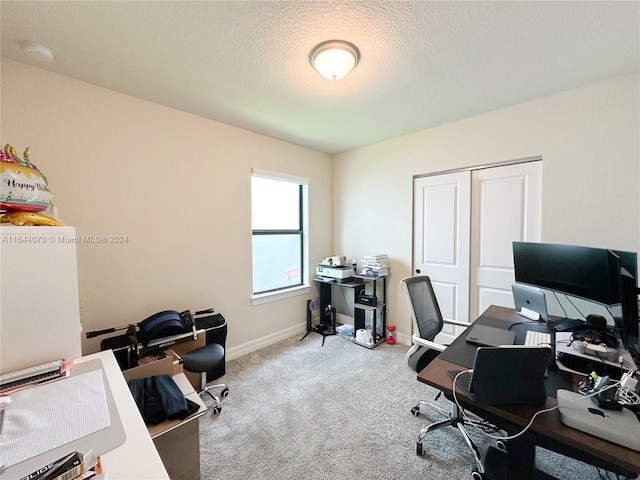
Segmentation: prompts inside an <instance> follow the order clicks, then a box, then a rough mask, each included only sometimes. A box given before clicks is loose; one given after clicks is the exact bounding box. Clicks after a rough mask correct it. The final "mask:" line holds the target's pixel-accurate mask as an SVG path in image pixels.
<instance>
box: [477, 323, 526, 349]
mask: <svg viewBox="0 0 640 480" xmlns="http://www.w3.org/2000/svg"><path fill="white" fill-rule="evenodd" d="M515 339H516V334H515V332H512V331H511V330H505V329H504V328H495V327H488V326H486V325H473V326H472V327H471V328H469V331H468V332H467V337H466V340H467V343H471V344H473V345H478V346H480V347H499V346H500V345H513V343H514V342H515Z"/></svg>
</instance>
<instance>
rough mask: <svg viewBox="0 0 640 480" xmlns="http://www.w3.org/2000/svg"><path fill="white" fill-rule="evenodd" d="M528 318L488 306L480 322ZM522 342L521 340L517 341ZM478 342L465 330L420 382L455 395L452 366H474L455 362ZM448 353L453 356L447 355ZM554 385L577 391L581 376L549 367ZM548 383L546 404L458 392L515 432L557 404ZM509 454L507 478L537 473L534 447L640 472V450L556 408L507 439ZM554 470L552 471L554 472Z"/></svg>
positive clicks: (476, 410) (467, 404)
mask: <svg viewBox="0 0 640 480" xmlns="http://www.w3.org/2000/svg"><path fill="white" fill-rule="evenodd" d="M524 320H525V319H523V318H522V317H521V316H519V315H518V314H517V313H516V312H515V310H513V309H510V308H504V307H497V306H491V307H489V308H488V309H487V310H486V311H485V312H484V313H483V314H482V315H481V316H480V317H479V318H478V319H477V320H476V322H480V323H484V324H487V325H490V326H500V325H502V326H504V328H509V326H510V325H512V324H514V323H521V322H523V321H524ZM517 342H518V341H517V340H516V343H517ZM475 349H476V347H474V346H473V345H470V344H468V343H467V342H466V340H465V336H464V334H463V335H460V336H459V337H458V338H457V339H456V340H455V341H454V342H453V343H452V344H451V345H450V346H449V347H448V348H447V350H446V351H445V352H446V353H447V355H444V352H443V354H441V356H444V357H445V359H442V358H441V356H439V357H437V358H436V359H435V360H434V361H432V362H431V363H430V364H429V365H428V366H427V367H426V368H425V369H424V370H422V371H421V372H420V373H419V374H418V381H420V382H423V383H426V384H428V385H431V386H432V387H435V388H437V389H438V390H442V391H443V392H444V394H445V396H446V397H447V398H448V399H449V400H452V399H453V393H452V388H453V381H452V380H451V377H449V375H448V371H449V370H461V365H462V366H463V367H464V368H470V366H469V365H464V363H467V362H461V363H460V364H458V363H454V362H453V361H452V360H454V359H456V358H462V359H465V358H467V359H468V358H469V353H470V352H475ZM447 358H448V359H449V360H447ZM548 377H549V378H548V382H549V384H550V385H554V386H556V387H555V388H556V389H557V388H558V387H557V386H560V388H570V386H571V385H574V388H573V390H576V387H577V382H578V381H579V378H578V377H573V378H568V377H567V374H566V373H562V372H551V371H550V372H549V375H548ZM549 384H548V385H547V394H548V395H549V396H548V397H547V401H546V403H545V405H544V406H540V405H532V406H528V405H525V406H491V405H482V404H477V403H474V402H473V401H472V400H471V399H470V398H469V397H467V396H465V395H464V394H463V392H462V391H461V390H460V389H456V397H457V399H458V402H459V403H460V405H461V406H462V407H463V408H465V409H467V410H469V411H471V412H473V413H475V414H476V415H479V416H480V417H482V418H484V419H486V420H488V421H490V422H491V423H493V424H495V425H496V426H498V427H500V428H501V429H503V430H504V431H506V432H507V433H508V434H509V435H513V434H516V433H518V432H520V431H521V430H522V428H523V427H525V426H526V425H527V424H528V423H529V421H530V420H531V417H532V416H533V415H534V414H535V413H536V412H537V411H538V410H541V409H543V408H549V407H552V406H555V405H557V402H556V399H555V389H552V388H550V387H549ZM507 444H508V448H507V452H508V454H507V455H506V458H507V460H506V463H507V466H506V468H507V471H508V478H514V479H515V478H517V479H525V478H533V473H532V472H533V466H534V461H535V446H536V445H538V446H540V447H543V448H546V449H549V450H552V451H555V452H558V453H561V454H563V455H566V456H569V457H572V458H575V459H577V460H580V461H583V462H586V463H589V464H591V465H595V466H597V467H601V468H604V469H606V470H610V471H612V472H615V473H618V474H621V475H624V476H626V477H629V478H635V477H636V476H638V475H639V474H640V452H636V451H634V450H631V449H628V448H625V447H622V446H619V445H616V444H614V443H611V442H608V441H606V440H603V439H601V438H598V437H594V436H592V435H589V434H587V433H584V432H581V431H579V430H575V429H573V428H570V427H567V426H565V425H564V424H562V423H561V422H560V414H559V412H558V411H557V410H554V411H552V412H549V413H543V414H541V415H539V416H538V417H537V418H536V420H535V422H534V423H533V425H532V426H531V428H530V429H529V430H528V431H527V432H526V433H525V434H524V435H522V436H521V437H518V438H517V439H514V440H510V441H509V442H507ZM549 473H552V472H549Z"/></svg>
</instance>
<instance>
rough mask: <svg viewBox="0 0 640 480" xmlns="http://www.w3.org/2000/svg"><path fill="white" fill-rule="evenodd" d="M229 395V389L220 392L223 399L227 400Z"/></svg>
mask: <svg viewBox="0 0 640 480" xmlns="http://www.w3.org/2000/svg"><path fill="white" fill-rule="evenodd" d="M228 395H229V389H228V388H225V389H224V390H222V391H221V392H220V396H221V397H222V398H226V397H227V396H228Z"/></svg>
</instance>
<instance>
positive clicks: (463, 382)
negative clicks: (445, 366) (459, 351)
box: [447, 370, 471, 393]
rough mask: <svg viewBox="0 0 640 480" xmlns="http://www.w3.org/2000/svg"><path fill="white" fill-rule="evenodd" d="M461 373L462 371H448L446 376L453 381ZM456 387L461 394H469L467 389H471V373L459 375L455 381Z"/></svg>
mask: <svg viewBox="0 0 640 480" xmlns="http://www.w3.org/2000/svg"><path fill="white" fill-rule="evenodd" d="M463 371H464V370H449V371H448V372H447V374H448V375H449V377H451V379H452V380H454V379H455V378H456V375H458V374H459V373H460V372H463ZM456 386H458V387H459V388H460V389H461V390H462V391H463V392H465V393H469V391H470V390H469V389H470V388H471V372H466V373H463V374H462V375H460V376H459V377H458V379H457V380H456Z"/></svg>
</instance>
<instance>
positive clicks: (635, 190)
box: [333, 74, 640, 340]
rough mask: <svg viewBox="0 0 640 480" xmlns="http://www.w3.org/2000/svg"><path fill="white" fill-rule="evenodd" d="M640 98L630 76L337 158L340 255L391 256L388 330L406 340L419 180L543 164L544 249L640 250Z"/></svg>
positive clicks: (336, 242) (336, 209)
mask: <svg viewBox="0 0 640 480" xmlns="http://www.w3.org/2000/svg"><path fill="white" fill-rule="evenodd" d="M639 98H640V89H639V78H638V75H637V74H635V75H627V76H623V77H619V78H615V79H611V80H609V81H605V82H601V83H598V84H594V85H589V86H586V87H583V88H579V89H575V90H571V91H568V92H565V93H562V94H558V95H553V96H549V97H545V98H542V99H539V100H535V101H531V102H527V103H523V104H519V105H515V106H512V107H508V108H505V109H502V110H498V111H494V112H490V113H487V114H484V115H479V116H476V117H471V118H468V119H465V120H462V121H459V122H455V123H451V124H448V125H444V126H440V127H437V128H431V129H428V130H424V131H421V132H417V133H415V134H412V135H407V136H403V137H399V138H395V139H392V140H389V141H385V142H381V143H378V144H375V145H370V146H367V147H364V148H361V149H358V150H355V151H351V152H347V153H343V154H340V155H337V156H336V157H335V158H334V173H333V175H334V179H333V181H334V219H333V222H334V231H335V234H334V249H335V250H336V251H339V252H344V253H345V254H346V255H348V256H349V257H352V256H355V257H357V258H358V259H360V258H362V256H363V255H364V254H367V253H387V254H389V256H390V257H391V265H392V269H391V272H392V277H391V278H390V282H389V283H390V289H389V303H390V307H389V321H390V322H392V323H396V324H397V325H398V327H399V333H400V336H401V337H403V336H404V337H403V338H404V339H405V340H406V339H407V338H408V337H406V335H408V334H409V332H410V323H409V319H408V312H407V309H406V300H405V298H404V297H403V296H401V295H400V290H399V288H398V281H399V280H401V279H402V278H403V277H405V276H407V275H410V274H411V272H412V265H411V248H412V179H413V176H414V175H421V174H426V173H432V172H439V171H446V170H451V169H457V168H463V167H469V166H477V165H484V164H491V163H496V162H504V161H510V160H514V159H521V158H527V157H542V159H543V186H542V189H543V194H542V195H543V204H542V241H545V242H557V243H569V244H578V245H590V246H600V247H601V246H606V247H610V248H618V249H627V250H633V251H640V173H639V171H640V148H639V142H640V133H639V132H640V125H639V118H640V105H639ZM422 108H428V106H423V107H422ZM381 121H384V119H381Z"/></svg>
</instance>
